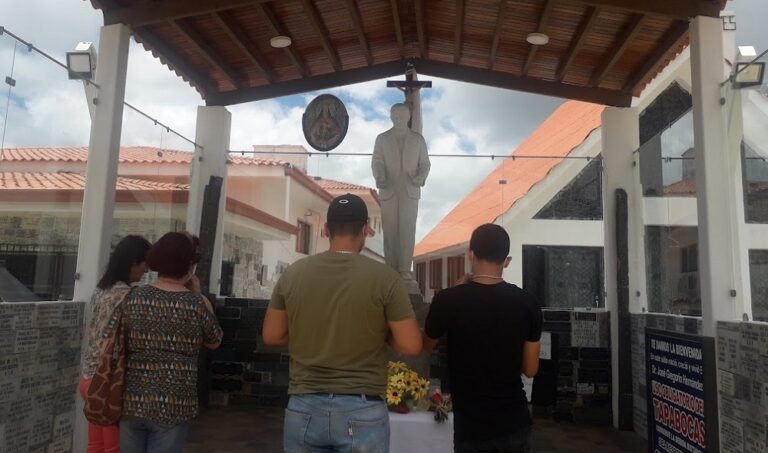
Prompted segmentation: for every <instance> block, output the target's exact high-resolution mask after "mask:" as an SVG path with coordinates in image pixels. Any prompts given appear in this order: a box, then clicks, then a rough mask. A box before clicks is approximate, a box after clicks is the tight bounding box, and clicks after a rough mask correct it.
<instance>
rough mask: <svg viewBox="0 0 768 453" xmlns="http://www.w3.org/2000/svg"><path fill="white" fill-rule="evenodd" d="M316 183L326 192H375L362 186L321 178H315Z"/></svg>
mask: <svg viewBox="0 0 768 453" xmlns="http://www.w3.org/2000/svg"><path fill="white" fill-rule="evenodd" d="M314 179H315V182H316V183H317V184H318V185H320V187H322V188H323V189H325V190H374V189H373V188H371V187H366V186H361V185H359V184H352V183H348V182H342V181H335V180H333V179H325V178H320V177H319V176H315V178H314Z"/></svg>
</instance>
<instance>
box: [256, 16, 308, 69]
mask: <svg viewBox="0 0 768 453" xmlns="http://www.w3.org/2000/svg"><path fill="white" fill-rule="evenodd" d="M255 8H256V10H257V11H258V12H259V14H261V15H262V16H263V17H264V18H265V19H266V20H267V24H268V25H269V28H270V30H271V32H272V35H273V36H288V37H291V35H290V33H288V30H287V29H286V28H285V26H284V25H283V24H282V23H280V20H279V19H278V18H277V15H275V12H274V11H272V8H271V7H270V6H269V5H267V4H261V3H259V4H256V5H255ZM283 51H284V52H285V54H286V55H287V56H288V58H289V59H290V60H291V63H293V65H294V66H295V67H296V70H297V71H299V74H301V76H302V77H309V76H311V75H312V74H311V72H310V71H309V67H308V66H307V63H306V62H304V59H303V58H302V57H301V55H299V52H298V51H297V50H296V48H295V47H294V46H292V45H291V46H288V47H284V48H283Z"/></svg>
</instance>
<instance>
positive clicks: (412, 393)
mask: <svg viewBox="0 0 768 453" xmlns="http://www.w3.org/2000/svg"><path fill="white" fill-rule="evenodd" d="M428 392H429V381H428V380H427V379H424V378H422V377H420V376H419V374H418V373H416V372H415V371H413V370H412V369H410V368H408V365H406V364H405V363H403V362H389V366H388V381H387V405H388V406H389V409H390V410H391V411H393V412H397V413H400V414H407V413H408V412H410V411H412V410H414V409H416V407H417V406H419V405H420V404H419V403H420V402H423V400H424V398H425V397H426V396H427V393H428Z"/></svg>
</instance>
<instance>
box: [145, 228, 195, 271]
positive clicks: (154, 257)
mask: <svg viewBox="0 0 768 453" xmlns="http://www.w3.org/2000/svg"><path fill="white" fill-rule="evenodd" d="M195 239H196V238H195V236H192V235H189V234H187V233H175V232H172V233H165V234H164V235H163V237H161V238H160V239H158V241H157V242H155V244H154V245H153V246H152V248H150V249H149V252H148V253H147V266H149V268H150V269H152V270H153V271H155V272H157V274H158V275H159V276H160V277H170V278H181V277H183V276H185V275H186V274H187V272H188V271H189V266H190V265H192V264H193V263H196V262H197V259H198V258H199V254H198V253H197V246H196V242H199V240H197V241H196V240H195Z"/></svg>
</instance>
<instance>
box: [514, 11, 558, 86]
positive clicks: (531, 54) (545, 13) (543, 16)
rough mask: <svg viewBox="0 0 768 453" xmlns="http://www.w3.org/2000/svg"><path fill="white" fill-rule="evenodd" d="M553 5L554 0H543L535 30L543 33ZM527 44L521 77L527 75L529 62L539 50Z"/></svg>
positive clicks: (531, 61) (529, 66) (537, 47)
mask: <svg viewBox="0 0 768 453" xmlns="http://www.w3.org/2000/svg"><path fill="white" fill-rule="evenodd" d="M554 6H555V0H544V7H543V8H542V10H541V15H540V16H539V24H538V26H537V27H536V31H537V32H540V33H544V30H545V27H546V25H547V21H549V16H550V15H551V14H552V9H553V8H554ZM528 46H529V47H528V56H526V57H525V63H524V64H523V70H522V74H523V77H525V76H527V75H528V71H530V69H531V64H533V60H534V59H535V58H536V52H538V50H539V46H534V45H533V44H528Z"/></svg>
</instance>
